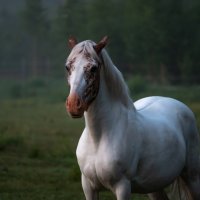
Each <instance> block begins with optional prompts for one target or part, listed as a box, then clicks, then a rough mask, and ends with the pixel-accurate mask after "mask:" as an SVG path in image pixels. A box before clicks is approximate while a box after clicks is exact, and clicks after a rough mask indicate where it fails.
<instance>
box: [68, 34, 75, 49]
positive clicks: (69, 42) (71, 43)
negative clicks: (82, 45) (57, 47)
mask: <svg viewBox="0 0 200 200" xmlns="http://www.w3.org/2000/svg"><path fill="white" fill-rule="evenodd" d="M76 44H77V40H76V38H75V37H73V36H70V37H69V40H68V45H69V47H70V48H71V49H73V48H74V46H75V45H76Z"/></svg>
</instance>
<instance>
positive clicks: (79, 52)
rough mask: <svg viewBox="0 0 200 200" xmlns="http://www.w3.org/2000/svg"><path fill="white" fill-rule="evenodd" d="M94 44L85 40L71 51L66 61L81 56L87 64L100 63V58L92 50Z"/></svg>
mask: <svg viewBox="0 0 200 200" xmlns="http://www.w3.org/2000/svg"><path fill="white" fill-rule="evenodd" d="M95 44H96V43H94V42H93V41H91V40H86V41H83V42H80V43H79V44H77V45H76V46H75V47H74V48H73V49H72V51H71V53H70V55H69V57H68V60H74V59H76V58H77V57H78V56H83V57H84V58H85V59H86V60H88V61H89V62H94V61H97V62H100V58H99V56H98V55H97V53H96V52H95V50H94V45H95Z"/></svg>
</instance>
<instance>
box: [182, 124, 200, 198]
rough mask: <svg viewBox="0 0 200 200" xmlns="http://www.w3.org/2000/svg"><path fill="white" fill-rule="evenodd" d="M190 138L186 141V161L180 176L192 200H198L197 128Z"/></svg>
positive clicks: (199, 162)
mask: <svg viewBox="0 0 200 200" xmlns="http://www.w3.org/2000/svg"><path fill="white" fill-rule="evenodd" d="M191 136H192V138H189V140H188V141H187V142H188V143H187V159H186V165H185V168H184V170H183V172H182V174H181V177H182V178H183V180H184V182H185V184H186V186H187V187H188V189H189V192H190V193H191V195H192V198H191V199H192V200H200V149H199V147H200V139H199V133H198V131H197V128H196V127H195V129H194V131H193V132H192V133H191Z"/></svg>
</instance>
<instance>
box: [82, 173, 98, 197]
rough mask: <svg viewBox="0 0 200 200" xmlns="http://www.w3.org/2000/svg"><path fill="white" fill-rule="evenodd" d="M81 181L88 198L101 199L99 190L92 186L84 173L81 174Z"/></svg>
mask: <svg viewBox="0 0 200 200" xmlns="http://www.w3.org/2000/svg"><path fill="white" fill-rule="evenodd" d="M81 181H82V187H83V192H84V194H85V198H86V200H98V199H99V193H98V191H96V190H94V189H93V188H92V187H91V184H90V182H89V181H88V179H87V178H86V177H85V176H84V175H83V174H82V176H81Z"/></svg>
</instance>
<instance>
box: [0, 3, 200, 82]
mask: <svg viewBox="0 0 200 200" xmlns="http://www.w3.org/2000/svg"><path fill="white" fill-rule="evenodd" d="M18 2H20V3H19V6H18V7H17V3H16V2H15V5H14V6H15V7H17V8H15V9H14V10H15V11H13V7H12V5H10V7H8V6H7V7H6V8H7V9H5V8H4V7H2V8H0V30H1V31H0V43H1V45H0V69H2V71H3V70H5V69H6V70H10V71H12V70H13V71H16V72H17V71H20V72H21V73H22V74H23V76H26V75H29V76H30V74H31V75H32V76H37V75H41V74H45V75H46V74H47V73H48V75H57V76H59V75H61V74H63V71H64V62H65V59H66V57H67V55H68V52H69V50H68V49H67V38H68V37H69V36H70V35H74V36H76V37H77V38H78V40H79V41H81V40H85V39H92V40H94V41H98V40H99V39H101V37H102V36H104V35H108V36H109V37H110V44H109V46H108V47H107V49H108V51H109V54H110V55H111V57H112V59H113V61H114V63H115V64H116V65H117V66H119V68H120V70H122V71H123V72H124V73H125V74H127V75H128V74H132V75H135V74H137V75H143V76H144V77H148V78H150V79H151V80H153V81H155V82H163V83H187V84H198V83H200V60H199V52H200V1H199V0H190V1H186V0H175V1H174V0H159V1H158V0H126V1H122V0H76V1H75V0H60V1H49V2H48V3H47V1H42V0H34V1H33V0H24V1H22V0H21V1H18ZM11 8H12V9H11ZM11 10H12V11H11Z"/></svg>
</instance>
